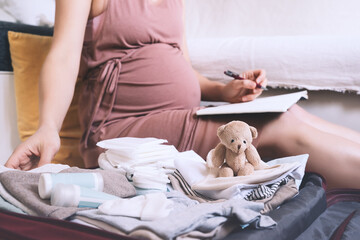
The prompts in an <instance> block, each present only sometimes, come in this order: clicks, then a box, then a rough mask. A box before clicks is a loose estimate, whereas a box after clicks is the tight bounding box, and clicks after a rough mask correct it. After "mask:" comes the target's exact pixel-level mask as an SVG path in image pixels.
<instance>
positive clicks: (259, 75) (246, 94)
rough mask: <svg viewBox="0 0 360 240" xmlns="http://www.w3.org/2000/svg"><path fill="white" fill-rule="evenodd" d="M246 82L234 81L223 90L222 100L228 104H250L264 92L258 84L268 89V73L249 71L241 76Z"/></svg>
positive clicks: (259, 70)
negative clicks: (249, 102)
mask: <svg viewBox="0 0 360 240" xmlns="http://www.w3.org/2000/svg"><path fill="white" fill-rule="evenodd" d="M240 76H241V77H243V78H244V80H237V79H234V80H232V81H231V82H229V83H228V84H226V85H225V87H224V88H223V90H222V98H223V100H224V101H226V102H230V103H238V102H248V101H252V100H254V99H255V98H257V97H258V96H259V95H260V94H261V93H262V91H263V89H261V88H257V84H260V85H261V86H262V87H266V85H267V79H266V73H265V70H263V69H258V70H249V71H246V72H244V73H242V74H241V75H240Z"/></svg>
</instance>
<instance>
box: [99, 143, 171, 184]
mask: <svg viewBox="0 0 360 240" xmlns="http://www.w3.org/2000/svg"><path fill="white" fill-rule="evenodd" d="M164 143H167V141H166V140H164V139H157V138H133V137H124V138H115V139H109V140H104V141H101V142H99V143H98V144H97V145H98V146H99V147H102V148H105V149H107V150H106V151H105V152H104V153H102V154H100V156H99V158H98V162H99V166H100V167H101V168H103V169H117V170H119V171H122V172H123V173H125V174H126V176H127V177H128V179H129V180H131V181H132V184H133V185H134V186H135V187H137V188H141V189H152V190H153V189H157V190H161V191H166V190H167V183H169V182H170V180H169V179H168V177H167V175H166V174H169V173H173V172H174V170H175V165H174V159H175V156H176V155H177V154H178V151H177V150H176V148H175V147H174V146H172V145H164Z"/></svg>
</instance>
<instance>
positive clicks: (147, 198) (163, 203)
mask: <svg viewBox="0 0 360 240" xmlns="http://www.w3.org/2000/svg"><path fill="white" fill-rule="evenodd" d="M172 209H173V201H171V200H169V199H167V198H166V196H165V194H164V193H150V194H146V195H141V196H136V197H133V198H128V199H124V198H121V199H115V200H109V201H106V202H104V203H103V204H101V205H100V206H99V211H100V212H101V213H103V214H107V215H119V216H128V217H136V218H140V219H141V220H143V221H152V220H156V219H160V218H164V217H167V216H168V215H169V213H170V212H171V211H172Z"/></svg>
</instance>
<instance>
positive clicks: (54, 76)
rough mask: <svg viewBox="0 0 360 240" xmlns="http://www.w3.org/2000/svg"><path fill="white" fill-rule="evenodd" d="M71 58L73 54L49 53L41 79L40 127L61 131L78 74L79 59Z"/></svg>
mask: <svg viewBox="0 0 360 240" xmlns="http://www.w3.org/2000/svg"><path fill="white" fill-rule="evenodd" d="M71 58H72V56H71V55H69V56H59V54H49V56H48V57H47V58H46V60H45V62H44V65H43V68H42V71H41V74H40V79H39V93H40V96H39V104H40V106H39V110H40V119H39V128H41V127H49V128H52V129H56V130H57V131H58V132H59V131H60V128H61V125H62V122H63V121H64V118H65V115H66V113H67V110H68V108H69V106H70V103H71V100H72V97H73V94H74V88H75V83H76V78H77V74H78V67H79V64H78V63H77V62H78V61H74V59H71Z"/></svg>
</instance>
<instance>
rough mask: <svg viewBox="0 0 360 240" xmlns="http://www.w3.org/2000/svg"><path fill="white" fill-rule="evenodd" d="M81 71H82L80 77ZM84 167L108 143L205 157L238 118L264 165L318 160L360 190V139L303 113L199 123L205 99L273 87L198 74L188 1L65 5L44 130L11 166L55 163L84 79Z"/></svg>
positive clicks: (59, 11) (338, 181) (257, 78)
mask: <svg viewBox="0 0 360 240" xmlns="http://www.w3.org/2000/svg"><path fill="white" fill-rule="evenodd" d="M79 69H80V70H79ZM78 75H80V77H81V79H82V81H84V84H83V89H82V92H81V98H80V106H79V109H80V112H79V116H80V122H81V125H82V127H83V131H84V134H83V137H82V140H81V146H80V149H81V153H82V156H83V159H84V161H85V166H86V167H89V168H92V167H96V166H97V158H98V155H99V153H100V152H101V149H99V148H97V147H96V143H97V142H98V141H100V140H104V139H109V138H115V137H125V136H128V137H156V138H162V139H167V140H168V142H169V143H170V144H172V145H174V146H175V147H176V148H177V149H178V150H179V151H185V150H190V149H193V150H194V151H196V152H197V153H198V154H200V155H201V156H202V157H205V156H206V154H207V153H208V151H209V150H210V149H212V148H214V147H215V146H216V144H217V143H218V141H219V140H218V138H217V136H216V129H217V128H218V127H219V126H220V125H222V124H225V123H227V122H229V121H231V120H242V121H245V122H247V123H248V124H249V125H252V126H254V127H256V128H257V129H258V131H259V137H258V138H257V139H256V142H255V145H256V146H257V148H258V150H259V152H260V154H261V155H262V157H267V158H275V157H281V156H289V155H296V154H302V153H309V154H310V158H309V162H308V165H307V170H309V171H314V172H318V173H320V174H322V175H323V176H324V177H325V178H326V179H327V181H328V185H329V186H330V187H351V188H359V187H360V175H359V174H358V172H359V170H360V134H359V133H357V132H355V131H352V130H350V129H346V128H343V127H341V126H337V125H334V124H331V123H328V122H326V121H324V120H322V119H319V118H317V117H315V116H312V115H310V114H309V113H307V112H305V111H304V110H302V109H301V108H300V107H298V106H296V105H295V106H293V107H292V108H291V109H290V110H289V111H288V112H286V113H282V114H254V115H251V114H249V115H233V116H226V117H224V116H216V117H197V116H196V115H195V112H196V111H197V110H198V109H199V104H200V100H201V99H202V100H214V101H228V102H246V101H251V100H253V99H255V98H256V97H257V96H259V95H260V94H261V92H262V90H261V89H259V88H256V85H257V84H261V85H263V86H266V84H267V79H266V75H265V71H264V70H249V71H246V72H244V73H242V75H243V77H244V78H245V80H243V81H239V80H233V81H231V82H229V83H228V84H222V83H219V82H213V81H209V80H208V79H206V78H205V77H203V76H201V75H200V74H198V73H197V72H196V71H194V69H193V68H192V67H191V64H190V61H189V58H188V53H187V48H186V41H185V37H184V3H183V1H182V0H92V1H91V0H77V1H72V0H59V1H56V18H55V26H54V36H53V43H52V47H51V49H50V52H49V54H48V56H47V59H46V61H45V63H44V65H43V68H42V72H41V76H40V102H41V103H40V125H39V129H38V131H37V132H36V133H35V134H34V135H33V136H32V137H30V138H29V139H28V140H27V141H25V142H24V143H22V144H20V145H19V146H18V147H17V149H16V150H15V151H14V153H13V155H12V156H11V157H10V158H9V160H8V162H7V163H6V166H7V167H11V168H17V169H22V170H28V169H31V168H33V167H36V166H40V165H43V164H46V163H50V161H51V159H52V157H53V156H54V155H55V153H56V152H57V151H58V149H59V145H60V141H59V135H58V132H59V130H60V128H61V125H62V122H63V119H64V116H65V114H66V112H67V109H68V107H69V105H70V102H71V99H72V96H73V92H74V86H75V82H76V79H77V76H78Z"/></svg>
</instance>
